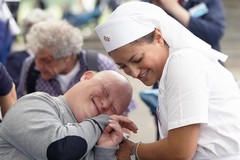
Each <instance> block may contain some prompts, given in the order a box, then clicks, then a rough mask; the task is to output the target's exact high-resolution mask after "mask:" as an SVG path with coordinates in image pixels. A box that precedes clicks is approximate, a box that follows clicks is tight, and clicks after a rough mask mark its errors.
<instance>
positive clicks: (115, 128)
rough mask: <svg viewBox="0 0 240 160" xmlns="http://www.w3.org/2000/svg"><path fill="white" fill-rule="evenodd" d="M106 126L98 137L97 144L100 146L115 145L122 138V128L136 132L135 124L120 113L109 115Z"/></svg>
mask: <svg viewBox="0 0 240 160" xmlns="http://www.w3.org/2000/svg"><path fill="white" fill-rule="evenodd" d="M110 117H111V119H110V120H109V124H108V126H107V127H106V128H105V129H104V131H103V134H102V135H101V137H100V138H99V140H98V142H97V145H98V146H102V147H115V146H117V145H118V144H119V143H121V142H122V140H123V130H122V128H127V129H129V130H130V131H132V132H134V133H137V130H138V128H137V126H136V124H135V123H134V122H133V121H132V120H130V119H128V118H127V117H124V116H120V115H112V116H110Z"/></svg>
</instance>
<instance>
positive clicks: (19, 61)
mask: <svg viewBox="0 0 240 160" xmlns="http://www.w3.org/2000/svg"><path fill="white" fill-rule="evenodd" d="M29 55H30V54H29V53H28V52H27V51H26V50H23V51H17V52H14V53H11V54H9V55H8V56H7V64H6V69H7V71H8V73H9V75H10V76H11V77H12V79H13V82H14V84H15V86H16V87H17V86H18V84H19V77H20V73H21V68H22V65H23V62H24V60H25V59H26V58H27V57H28V56H29Z"/></svg>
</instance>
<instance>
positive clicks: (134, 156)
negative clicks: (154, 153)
mask: <svg viewBox="0 0 240 160" xmlns="http://www.w3.org/2000/svg"><path fill="white" fill-rule="evenodd" d="M140 143H141V142H138V143H135V144H134V145H132V148H131V154H130V159H131V160H139V157H138V154H137V151H138V147H139V145H140Z"/></svg>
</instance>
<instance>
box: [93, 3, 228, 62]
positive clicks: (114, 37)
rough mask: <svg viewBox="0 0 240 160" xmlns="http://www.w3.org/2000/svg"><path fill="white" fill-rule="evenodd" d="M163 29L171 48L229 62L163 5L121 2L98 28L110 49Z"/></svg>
mask: <svg viewBox="0 0 240 160" xmlns="http://www.w3.org/2000/svg"><path fill="white" fill-rule="evenodd" d="M155 28H158V29H160V31H161V33H162V34H163V38H164V40H165V41H166V42H167V44H168V45H169V47H170V50H171V51H176V50H179V49H183V48H194V49H196V50H198V51H200V52H201V53H202V54H204V55H205V56H207V57H208V58H210V59H211V60H214V61H216V60H221V61H223V62H225V61H226V59H227V55H225V54H222V53H220V52H218V51H216V50H214V49H212V48H211V46H210V45H209V44H207V43H205V42H204V41H202V40H201V39H199V38H198V37H196V36H195V35H193V34H192V33H191V32H190V31H189V30H187V29H186V28H185V27H184V26H183V25H181V24H180V23H179V22H178V21H176V20H175V19H174V18H172V17H171V16H169V15H168V14H167V13H166V12H165V11H164V10H162V9H161V8H160V7H158V6H156V5H154V4H151V3H147V2H137V1H136V2H127V3H124V4H122V5H120V6H119V7H118V8H117V9H115V11H114V12H113V13H112V14H111V15H110V16H109V17H108V18H107V20H106V21H105V22H104V23H103V24H100V25H99V26H97V27H96V32H97V34H98V36H99V38H100V40H101V42H102V44H103V46H104V47H105V49H106V51H107V52H110V51H113V50H115V49H117V48H119V47H122V46H124V45H126V44H128V43H130V42H133V41H134V40H137V39H139V38H141V37H143V36H145V35H147V34H148V33H150V32H152V31H154V29H155Z"/></svg>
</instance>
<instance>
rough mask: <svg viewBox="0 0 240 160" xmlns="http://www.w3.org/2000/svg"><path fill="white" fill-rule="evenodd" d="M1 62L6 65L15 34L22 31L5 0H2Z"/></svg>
mask: <svg viewBox="0 0 240 160" xmlns="http://www.w3.org/2000/svg"><path fill="white" fill-rule="evenodd" d="M0 31H1V32H0V62H1V63H2V64H3V65H5V64H6V61H7V55H8V53H9V52H10V51H11V49H12V44H13V42H14V39H15V36H16V35H18V34H19V33H20V29H19V27H18V24H17V23H16V21H15V19H14V18H13V15H12V13H11V11H10V9H9V7H8V5H7V3H6V2H5V1H3V0H0Z"/></svg>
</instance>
